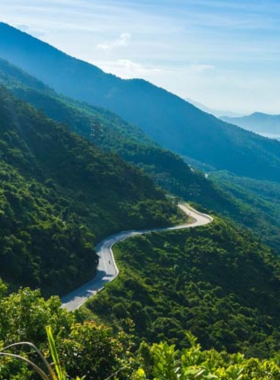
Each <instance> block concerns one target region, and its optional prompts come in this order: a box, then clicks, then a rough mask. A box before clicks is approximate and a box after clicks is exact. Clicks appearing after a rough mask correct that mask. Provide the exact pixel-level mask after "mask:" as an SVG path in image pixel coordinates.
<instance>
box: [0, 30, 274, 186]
mask: <svg viewBox="0 0 280 380" xmlns="http://www.w3.org/2000/svg"><path fill="white" fill-rule="evenodd" d="M0 38H1V40H0V56H1V57H3V58H5V59H7V60H9V61H10V62H12V63H14V64H16V65H18V66H20V67H21V68H23V69H24V70H26V71H27V72H29V73H30V74H32V75H34V76H36V77H38V78H39V79H41V80H43V81H44V82H45V83H46V84H48V85H50V86H51V87H53V88H54V89H56V90H57V91H58V92H61V93H63V94H65V95H67V96H71V97H73V98H75V99H79V100H82V101H87V102H88V103H90V104H94V105H99V106H102V107H105V108H108V109H110V110H111V111H113V112H115V113H117V114H118V115H120V116H122V117H123V118H124V119H125V120H127V121H128V122H131V123H133V124H135V125H137V126H139V127H141V128H142V130H143V131H144V132H146V133H147V134H148V135H149V136H150V137H152V138H153V139H154V140H155V141H156V142H158V143H159V144H161V145H162V146H163V147H165V148H168V149H171V150H173V151H174V152H176V153H178V154H180V155H181V156H183V157H191V158H192V159H195V160H197V161H200V162H203V163H206V164H208V165H211V166H212V167H214V168H216V169H227V170H229V171H232V172H234V173H236V174H238V175H246V176H251V177H255V178H259V179H267V180H274V181H280V144H279V143H278V142H276V141H270V140H268V139H264V138H262V137H260V136H257V135H254V134H252V133H250V132H248V131H244V130H242V129H239V128H237V127H234V126H232V125H229V124H227V123H224V122H222V121H220V120H218V119H216V118H215V117H213V116H211V115H209V114H206V113H204V112H202V111H200V110H199V109H197V108H196V107H194V106H192V105H191V104H189V103H187V102H186V101H184V100H182V99H180V98H179V97H177V96H175V95H173V94H171V93H169V92H167V91H165V90H163V89H161V88H158V87H156V86H154V85H152V84H150V83H148V82H146V81H143V80H138V79H136V80H122V79H120V78H117V77H115V76H113V75H110V74H105V73H104V72H103V71H102V70H100V69H98V68H97V67H95V66H93V65H90V64H88V63H85V62H82V61H80V60H77V59H74V58H72V57H70V56H67V55H66V54H64V53H62V52H60V51H58V50H57V49H54V48H52V47H51V46H50V45H47V44H45V43H43V42H41V41H39V40H37V39H35V38H33V37H31V36H29V35H27V34H25V33H23V32H20V31H18V30H17V29H15V28H12V27H10V26H8V25H6V24H4V23H1V24H0ZM240 161H242V165H240Z"/></svg>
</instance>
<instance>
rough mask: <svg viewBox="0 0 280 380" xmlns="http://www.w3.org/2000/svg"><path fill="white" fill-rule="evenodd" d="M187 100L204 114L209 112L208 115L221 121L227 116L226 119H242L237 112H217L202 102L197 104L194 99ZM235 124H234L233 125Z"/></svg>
mask: <svg viewBox="0 0 280 380" xmlns="http://www.w3.org/2000/svg"><path fill="white" fill-rule="evenodd" d="M185 100H186V101H187V102H189V103H191V104H192V105H193V106H195V107H197V108H199V109H200V110H201V111H203V112H207V113H210V114H211V115H214V116H216V117H218V118H220V119H223V118H222V117H223V116H226V117H229V118H231V117H241V115H240V114H238V113H236V112H231V111H220V110H216V109H213V108H209V107H206V106H205V105H204V104H202V103H200V102H197V101H195V100H193V99H190V98H185ZM233 124H234V123H233Z"/></svg>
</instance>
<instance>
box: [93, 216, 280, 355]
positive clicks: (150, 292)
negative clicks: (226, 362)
mask: <svg viewBox="0 0 280 380" xmlns="http://www.w3.org/2000/svg"><path fill="white" fill-rule="evenodd" d="M114 251H115V252H116V257H117V261H118V263H119V266H120V276H119V277H118V278H117V279H116V280H115V281H114V282H113V283H111V284H109V285H108V286H106V289H105V291H103V292H101V293H100V294H98V295H97V297H95V298H94V299H92V300H91V301H89V303H88V307H89V308H90V310H92V311H93V313H94V314H96V315H98V316H99V318H100V319H101V321H104V322H106V323H110V324H113V325H114V326H117V325H119V326H121V327H122V328H124V329H126V323H125V321H126V319H127V318H129V319H131V320H132V321H133V322H134V323H135V334H136V336H137V337H138V339H139V341H142V340H143V339H146V340H147V341H148V342H160V341H161V340H165V339H168V340H169V342H170V343H175V344H176V345H177V346H181V347H185V346H186V345H187V344H188V343H187V338H186V336H185V332H186V331H191V332H192V333H193V334H194V335H195V336H197V337H198V342H199V343H200V344H201V345H202V347H203V348H204V349H211V348H212V347H214V348H215V349H217V350H218V351H221V350H226V351H228V352H231V353H234V352H238V351H241V352H242V353H244V354H245V355H247V356H258V357H261V358H262V357H271V356H272V355H273V354H274V353H275V352H276V351H278V350H279V348H280V345H279V341H280V335H279V327H280V318H279V316H280V309H279V305H280V303H279V301H280V298H279V297H280V296H279V294H280V261H279V258H278V257H277V256H275V255H274V254H273V253H272V252H271V251H270V249H269V248H267V247H265V246H263V245H262V244H260V243H259V242H258V241H257V240H255V239H254V238H252V236H250V234H248V233H247V232H245V231H244V230H241V229H240V228H236V227H233V226H232V225H230V224H229V223H226V222H224V221H222V220H219V219H217V218H215V220H214V222H213V223H211V224H210V225H207V226H203V227H199V228H193V229H189V230H182V231H179V232H178V231H176V232H170V233H164V234H160V233H157V234H156V233H152V234H149V235H146V236H141V237H136V238H133V239H129V240H127V241H125V242H123V243H119V244H118V245H117V246H116V248H114Z"/></svg>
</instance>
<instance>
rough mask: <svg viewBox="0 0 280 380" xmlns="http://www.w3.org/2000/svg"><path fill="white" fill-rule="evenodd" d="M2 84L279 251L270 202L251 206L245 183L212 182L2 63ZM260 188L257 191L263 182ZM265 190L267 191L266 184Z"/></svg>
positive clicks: (109, 117)
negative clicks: (237, 189) (235, 186)
mask: <svg viewBox="0 0 280 380" xmlns="http://www.w3.org/2000/svg"><path fill="white" fill-rule="evenodd" d="M0 82H1V83H3V84H5V85H6V86H8V87H9V89H10V90H11V91H12V92H13V94H14V95H15V96H17V97H19V98H20V99H23V100H25V101H27V102H29V103H31V104H32V105H34V106H35V107H36V108H37V109H38V110H43V111H44V112H45V113H46V114H47V115H48V116H49V117H51V118H53V119H55V120H57V121H59V122H64V123H66V124H67V126H68V127H69V128H70V129H71V130H72V131H74V132H76V133H78V134H80V135H82V136H83V137H85V138H87V139H88V140H89V141H91V142H93V143H94V144H95V145H98V146H100V147H101V148H102V149H103V150H105V151H106V152H108V151H110V152H113V153H116V154H118V155H119V156H121V157H122V158H123V159H124V160H126V161H128V162H130V163H132V164H134V165H137V166H139V167H140V168H141V169H143V170H145V172H146V173H147V174H148V175H149V176H151V177H152V178H153V180H154V181H155V182H156V183H157V184H158V185H160V186H161V187H162V188H164V189H165V190H166V191H168V192H171V193H173V194H174V195H176V196H179V197H183V198H184V199H187V200H188V201H193V202H196V203H197V204H199V205H201V206H203V207H205V208H207V209H208V210H209V209H210V210H214V211H216V212H218V213H220V214H222V215H224V216H226V217H228V218H231V219H232V220H234V221H235V222H237V223H239V224H242V225H243V226H244V227H247V228H250V229H251V231H253V232H254V233H256V234H257V235H258V236H262V239H263V241H264V242H266V243H267V244H269V245H272V246H273V247H276V248H277V247H278V246H279V244H280V236H279V234H278V230H277V226H278V225H279V221H278V219H277V215H278V214H277V213H276V212H275V205H274V201H272V200H271V201H270V203H269V205H268V206H267V207H266V208H265V210H263V211H261V210H260V207H261V205H262V200H261V199H260V197H259V196H258V195H256V194H255V195H254V196H253V199H254V202H251V200H250V199H251V198H252V197H251V195H250V194H249V191H248V190H247V186H246V184H244V186H243V190H242V194H241V192H233V191H231V190H230V189H229V188H226V187H225V186H223V185H222V184H220V183H219V182H218V181H217V180H216V176H215V175H212V173H211V175H210V177H209V178H210V180H209V179H206V178H205V176H204V175H203V174H202V173H200V172H198V171H197V170H195V169H193V168H190V167H189V166H188V165H187V164H186V163H185V162H184V161H183V160H182V159H181V158H180V157H179V156H177V155H175V154H174V153H172V152H170V151H168V150H166V149H163V148H161V147H160V146H158V145H157V144H156V143H154V142H153V141H152V140H151V139H150V138H148V137H147V136H146V135H145V134H144V133H143V131H141V130H140V129H139V128H137V127H136V126H133V125H131V124H128V123H126V122H125V121H124V120H122V119H121V118H120V117H118V116H117V115H115V114H113V113H111V112H110V111H106V110H104V109H102V108H98V107H94V106H90V105H88V104H86V103H81V102H78V101H74V100H73V99H70V98H66V97H64V96H61V95H58V94H57V93H55V91H54V90H51V89H50V88H49V87H47V86H46V85H44V84H43V83H42V82H40V81H38V80H36V79H35V78H33V77H31V76H30V75H28V74H26V73H25V72H23V71H22V70H20V69H18V68H16V67H14V66H12V65H11V64H9V63H8V62H7V61H4V60H1V59H0ZM212 179H213V180H214V182H212ZM220 185H222V186H220ZM259 186H260V189H261V188H262V185H261V182H260V183H259ZM265 186H266V187H268V183H267V184H266V185H265ZM271 186H273V184H271ZM244 194H247V196H244ZM264 211H265V212H264ZM260 216H261V217H260Z"/></svg>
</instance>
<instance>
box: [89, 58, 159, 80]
mask: <svg viewBox="0 0 280 380" xmlns="http://www.w3.org/2000/svg"><path fill="white" fill-rule="evenodd" d="M92 63H93V64H94V65H97V66H98V67H100V68H101V69H102V70H104V71H105V72H107V73H111V74H114V75H117V76H119V77H121V78H123V79H131V78H139V77H145V78H146V79H147V80H149V78H153V77H154V76H155V75H156V74H159V73H162V72H163V70H162V69H159V68H155V67H148V66H144V65H143V64H140V63H136V62H133V61H131V60H129V59H118V60H116V61H95V62H92Z"/></svg>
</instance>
